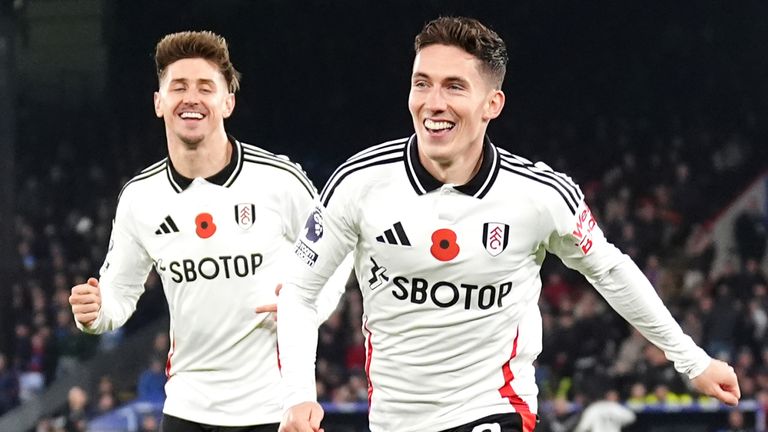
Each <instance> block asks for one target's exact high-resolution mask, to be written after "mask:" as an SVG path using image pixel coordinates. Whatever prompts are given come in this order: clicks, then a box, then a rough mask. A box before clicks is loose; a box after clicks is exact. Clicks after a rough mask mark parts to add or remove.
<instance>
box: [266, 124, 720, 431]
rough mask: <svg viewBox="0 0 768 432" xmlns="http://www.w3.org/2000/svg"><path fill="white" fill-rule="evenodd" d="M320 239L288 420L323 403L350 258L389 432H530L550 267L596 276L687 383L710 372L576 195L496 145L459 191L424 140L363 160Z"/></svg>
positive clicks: (306, 278)
mask: <svg viewBox="0 0 768 432" xmlns="http://www.w3.org/2000/svg"><path fill="white" fill-rule="evenodd" d="M312 221H315V222H312ZM309 224H310V225H312V224H314V225H315V226H314V229H312V230H309V231H308V233H309V235H308V236H307V235H305V236H302V237H301V238H300V239H299V240H298V241H297V243H296V247H295V253H296V255H297V257H298V261H297V264H296V265H297V267H298V269H297V270H296V271H295V272H294V278H293V279H292V281H291V283H290V284H288V286H287V287H286V290H285V295H283V294H282V293H281V296H280V300H279V308H280V314H281V316H280V320H281V324H280V328H279V329H278V333H279V336H278V339H279V342H280V358H281V362H282V367H283V369H282V371H283V380H284V384H285V386H286V391H287V397H286V401H285V405H286V407H289V406H292V405H294V404H296V403H299V402H302V401H308V400H314V398H315V397H316V395H315V388H314V381H313V379H314V369H313V365H312V360H313V359H314V356H315V353H314V350H315V345H314V341H315V340H316V333H315V332H316V328H315V326H314V325H312V323H313V322H314V321H313V318H312V311H313V310H314V307H313V306H312V304H313V301H314V300H313V299H314V298H315V296H316V293H317V292H318V290H319V289H320V287H321V286H322V284H323V281H324V280H325V278H326V277H327V275H329V274H330V272H331V271H332V269H334V268H335V266H336V265H337V264H338V263H339V262H340V261H341V259H342V258H343V257H344V256H345V255H346V254H347V252H348V251H350V250H354V257H355V270H356V273H357V276H358V279H359V284H360V289H361V290H362V295H363V305H364V312H363V313H364V316H363V331H364V333H365V335H366V342H365V343H366V348H367V354H368V356H367V361H366V372H367V373H368V379H369V402H370V417H369V420H370V426H371V430H372V431H375V432H378V431H386V432H390V431H398V432H411V431H413V432H416V431H426V430H430V431H438V430H443V429H447V428H451V427H455V426H458V425H462V424H466V423H468V422H470V421H472V420H476V419H479V418H482V417H485V416H488V415H492V414H500V413H508V412H520V413H522V414H526V415H524V416H523V418H524V423H527V424H525V426H526V428H527V429H525V430H531V429H532V425H531V424H530V422H531V421H533V420H532V419H533V418H534V416H533V415H532V414H531V413H535V412H536V410H537V403H536V396H537V388H536V384H535V381H534V370H533V365H532V364H533V361H534V359H535V358H536V356H537V355H538V354H539V352H540V351H541V337H542V330H541V316H540V313H539V310H538V306H537V302H538V298H539V294H540V290H541V280H540V276H539V271H540V267H541V263H542V261H543V260H544V257H545V254H546V252H547V251H549V252H551V253H554V254H556V255H557V256H559V257H560V258H561V259H562V260H563V262H564V263H565V264H566V265H568V266H569V267H571V268H573V269H576V270H578V271H580V272H581V273H583V274H584V275H585V276H586V277H587V278H588V280H589V281H590V282H591V283H592V284H593V285H594V286H595V287H596V288H597V289H598V291H599V292H600V293H601V294H602V295H603V296H604V297H605V298H606V299H607V300H608V301H609V303H610V304H611V305H612V306H613V307H614V308H615V309H616V310H617V311H618V312H619V313H620V314H621V315H622V316H624V317H625V318H626V319H627V320H628V321H630V322H631V323H632V324H633V325H634V326H636V327H637V328H638V329H640V331H641V332H643V334H644V335H645V336H646V337H647V338H648V339H650V340H651V341H652V342H654V343H655V344H657V345H658V346H660V347H661V348H662V349H663V350H664V351H665V352H666V354H667V357H668V358H670V359H671V360H673V361H674V362H675V366H676V367H677V369H678V370H679V371H680V372H683V373H687V374H688V375H689V376H696V375H698V374H699V373H701V372H702V371H703V370H704V369H705V368H706V367H707V365H708V364H709V361H710V358H709V356H708V355H707V354H706V353H705V352H704V351H703V350H701V349H700V348H699V347H697V346H696V345H695V344H694V342H693V341H692V340H691V339H690V338H689V337H688V336H686V335H684V334H683V332H682V331H681V329H680V327H679V325H678V324H677V323H676V322H675V320H674V319H673V318H672V316H671V315H670V314H669V312H668V310H667V309H666V308H665V307H664V305H663V304H662V302H661V300H660V299H659V298H658V296H657V295H656V293H655V291H654V289H653V287H652V286H651V285H650V283H649V282H648V281H647V279H646V278H645V277H644V275H643V274H642V272H640V270H639V269H638V268H637V266H636V265H635V264H634V263H633V262H632V261H631V260H630V259H629V258H628V257H627V256H625V255H624V254H622V253H621V252H620V251H619V250H618V249H616V248H615V247H614V246H613V245H611V244H610V243H608V242H607V241H606V239H605V238H604V236H603V234H602V232H601V230H600V229H599V227H598V226H597V224H596V222H595V219H594V218H593V217H592V215H591V213H590V210H589V208H588V207H587V205H586V204H585V203H584V200H583V195H582V193H581V191H580V190H579V188H578V187H577V186H576V185H575V184H574V183H573V182H572V181H571V179H570V178H569V177H567V176H565V175H563V174H560V173H557V172H554V171H553V170H551V169H550V168H549V167H547V166H546V165H544V164H541V163H537V164H533V163H531V162H529V161H527V160H525V159H523V158H520V157H517V156H514V155H511V154H510V153H508V152H506V151H504V150H502V149H500V148H497V147H495V146H494V145H493V144H491V143H490V141H488V140H486V142H485V143H484V150H483V160H482V164H481V167H480V169H479V172H478V173H477V174H476V175H475V177H474V178H473V179H472V180H471V181H470V182H469V183H467V184H465V185H461V186H454V185H450V184H441V183H440V182H438V181H437V180H436V179H434V178H433V177H432V176H431V175H430V174H429V173H428V172H427V171H426V169H425V168H424V167H423V166H422V165H421V163H420V162H419V157H418V149H417V142H416V138H415V136H413V137H411V138H410V139H401V140H397V141H392V142H387V143H384V144H381V145H378V146H375V147H372V148H370V149H368V150H365V151H363V152H361V153H359V154H357V155H355V156H353V157H352V158H350V159H349V160H348V161H347V162H346V163H344V164H343V165H341V166H340V167H339V168H338V169H337V170H336V172H335V173H334V174H333V176H332V177H331V179H330V180H329V182H328V183H327V185H326V186H325V188H324V190H323V192H322V194H321V199H320V203H319V204H318V208H317V209H315V210H314V212H313V214H312V216H311V217H310V222H309Z"/></svg>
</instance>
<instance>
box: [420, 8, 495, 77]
mask: <svg viewBox="0 0 768 432" xmlns="http://www.w3.org/2000/svg"><path fill="white" fill-rule="evenodd" d="M435 44H441V45H449V46H456V47H459V48H461V49H463V50H464V51H466V52H468V53H470V54H472V55H473V56H475V57H476V58H477V59H478V60H480V63H481V65H482V66H481V71H482V72H484V73H485V74H487V75H488V76H489V77H490V78H491V79H492V81H493V84H494V85H495V87H496V88H497V89H500V88H501V83H502V82H503V81H504V74H506V72H507V61H509V57H508V56H507V47H506V45H505V44H504V41H503V40H502V39H501V37H499V35H498V34H496V32H495V31H493V30H491V29H489V28H488V27H486V26H484V25H483V24H482V23H481V22H480V21H478V20H476V19H474V18H467V17H440V18H437V19H435V20H432V21H430V22H428V23H427V24H426V25H425V26H424V28H423V29H421V33H419V34H418V35H417V36H416V40H415V41H414V48H415V50H416V53H417V54H418V53H419V51H421V50H422V49H423V48H425V47H427V46H429V45H435Z"/></svg>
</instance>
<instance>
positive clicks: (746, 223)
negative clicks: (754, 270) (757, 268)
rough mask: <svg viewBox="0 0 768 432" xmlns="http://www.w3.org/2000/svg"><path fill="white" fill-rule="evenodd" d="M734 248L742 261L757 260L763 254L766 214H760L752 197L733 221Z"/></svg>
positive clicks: (765, 236) (767, 239) (759, 259)
mask: <svg viewBox="0 0 768 432" xmlns="http://www.w3.org/2000/svg"><path fill="white" fill-rule="evenodd" d="M733 231H734V237H735V239H736V249H737V250H738V252H739V257H740V258H741V260H742V262H746V260H748V259H750V258H752V259H754V260H756V261H757V262H760V261H762V260H763V256H765V247H766V242H768V229H766V215H764V214H762V212H761V210H760V206H759V204H758V202H757V200H755V199H752V200H750V201H749V203H748V204H747V207H746V208H745V209H744V210H743V211H742V212H741V214H739V216H738V217H737V218H736V220H735V221H734V222H733Z"/></svg>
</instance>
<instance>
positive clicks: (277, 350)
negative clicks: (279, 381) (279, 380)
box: [275, 340, 283, 375]
mask: <svg viewBox="0 0 768 432" xmlns="http://www.w3.org/2000/svg"><path fill="white" fill-rule="evenodd" d="M275 354H276V355H277V370H278V371H279V372H280V374H281V375H282V373H283V365H282V364H280V343H278V342H277V340H275Z"/></svg>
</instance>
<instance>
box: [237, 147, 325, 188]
mask: <svg viewBox="0 0 768 432" xmlns="http://www.w3.org/2000/svg"><path fill="white" fill-rule="evenodd" d="M239 144H240V146H241V149H242V158H243V171H244V172H250V171H257V172H261V173H263V174H265V175H267V176H269V177H274V178H275V180H276V181H279V180H280V178H281V177H287V178H290V179H294V180H296V181H298V183H299V185H300V186H301V187H302V188H303V189H306V191H307V192H308V193H309V194H310V195H311V196H313V197H314V196H315V194H316V193H317V192H316V189H315V186H314V184H313V183H312V181H311V180H310V179H309V177H308V176H307V173H306V172H305V171H304V169H303V168H302V167H301V165H300V164H299V163H298V162H294V161H292V160H291V159H290V158H289V157H288V156H286V155H283V154H276V153H272V152H270V151H268V150H265V149H263V148H261V147H258V146H255V145H253V144H248V143H244V142H242V141H239ZM273 186H274V185H273Z"/></svg>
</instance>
